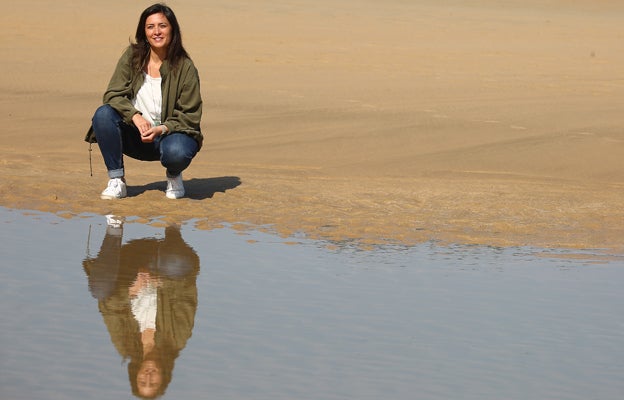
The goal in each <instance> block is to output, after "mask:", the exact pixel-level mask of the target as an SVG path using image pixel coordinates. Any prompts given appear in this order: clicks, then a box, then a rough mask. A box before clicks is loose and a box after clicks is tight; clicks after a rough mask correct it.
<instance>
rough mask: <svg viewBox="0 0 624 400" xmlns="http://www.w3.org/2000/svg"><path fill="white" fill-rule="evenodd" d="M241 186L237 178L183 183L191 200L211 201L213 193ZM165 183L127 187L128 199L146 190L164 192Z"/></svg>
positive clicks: (197, 180) (204, 179)
mask: <svg viewBox="0 0 624 400" xmlns="http://www.w3.org/2000/svg"><path fill="white" fill-rule="evenodd" d="M240 184H241V180H240V178H239V177H237V176H221V177H218V178H193V179H189V180H185V181H184V188H185V189H186V196H185V197H187V198H189V199H193V200H204V199H211V198H212V196H214V194H215V193H217V192H220V193H225V191H226V190H228V189H234V188H235V187H237V186H238V185H240ZM166 187H167V182H165V181H160V182H152V183H149V184H147V185H143V186H128V197H134V196H138V195H140V194H142V193H144V192H146V191H148V190H159V191H162V192H164V191H165V188H166Z"/></svg>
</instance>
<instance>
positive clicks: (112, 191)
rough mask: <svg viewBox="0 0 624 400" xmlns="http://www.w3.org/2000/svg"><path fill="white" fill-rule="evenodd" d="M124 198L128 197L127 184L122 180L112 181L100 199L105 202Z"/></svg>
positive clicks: (114, 179) (115, 179)
mask: <svg viewBox="0 0 624 400" xmlns="http://www.w3.org/2000/svg"><path fill="white" fill-rule="evenodd" d="M123 197H126V182H124V181H123V180H122V179H121V178H113V179H110V180H109V181H108V186H107V187H106V189H104V191H103V192H102V194H101V195H100V198H102V199H104V200H113V199H121V198H123Z"/></svg>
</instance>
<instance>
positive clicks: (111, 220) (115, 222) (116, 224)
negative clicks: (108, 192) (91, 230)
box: [106, 214, 125, 228]
mask: <svg viewBox="0 0 624 400" xmlns="http://www.w3.org/2000/svg"><path fill="white" fill-rule="evenodd" d="M124 220H125V218H124V217H121V216H119V215H112V214H109V215H107V216H106V225H107V226H110V227H111V228H121V227H122V225H123V223H124Z"/></svg>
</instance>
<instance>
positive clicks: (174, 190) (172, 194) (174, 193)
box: [165, 174, 184, 199]
mask: <svg viewBox="0 0 624 400" xmlns="http://www.w3.org/2000/svg"><path fill="white" fill-rule="evenodd" d="M165 196H167V198H169V199H179V198H180V197H184V182H183V181H182V174H180V175H178V176H176V177H175V178H169V177H167V191H166V192H165Z"/></svg>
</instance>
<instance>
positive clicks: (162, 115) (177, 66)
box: [85, 4, 203, 200]
mask: <svg viewBox="0 0 624 400" xmlns="http://www.w3.org/2000/svg"><path fill="white" fill-rule="evenodd" d="M135 40H136V43H132V44H131V45H130V46H129V47H128V48H127V49H126V51H125V52H124V54H123V55H122V56H121V58H120V59H119V62H118V63H117V67H116V69H115V72H114V73H113V76H112V77H111V80H110V82H109V84H108V88H107V90H106V92H105V93H104V98H103V102H104V105H102V106H101V107H99V108H98V109H97V111H96V112H95V115H94V116H93V120H92V125H91V129H89V132H88V133H87V137H86V139H85V140H86V141H88V142H90V143H93V142H97V143H98V145H99V147H100V151H101V153H102V157H103V158H104V163H105V164H106V168H107V170H108V176H109V178H110V179H109V181H108V186H107V187H106V189H104V191H103V192H102V194H101V196H100V197H101V198H102V199H107V200H110V199H120V198H123V197H125V196H126V194H127V192H126V180H125V171H124V163H123V155H124V154H125V155H127V156H129V157H132V158H135V159H138V160H142V161H156V160H160V162H161V164H162V165H163V166H164V167H165V168H166V175H167V190H166V192H165V194H166V196H167V197H168V198H170V199H178V198H180V197H183V196H184V184H183V181H182V171H183V170H185V169H186V168H187V167H188V166H189V165H190V163H191V160H192V159H193V157H195V155H196V154H197V152H198V151H199V149H200V148H201V145H202V140H203V136H202V133H201V130H200V126H199V125H200V121H201V114H202V99H201V94H200V88H199V75H198V72H197V69H196V68H195V65H194V64H193V62H192V61H191V59H190V57H189V55H188V53H187V52H186V50H185V49H184V47H183V46H182V36H181V32H180V26H179V25H178V21H177V19H176V17H175V14H174V13H173V11H172V10H171V8H169V7H167V6H166V5H164V4H154V5H153V6H151V7H148V8H147V9H146V10H145V11H143V13H142V14H141V17H140V18H139V23H138V26H137V30H136V37H135Z"/></svg>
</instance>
